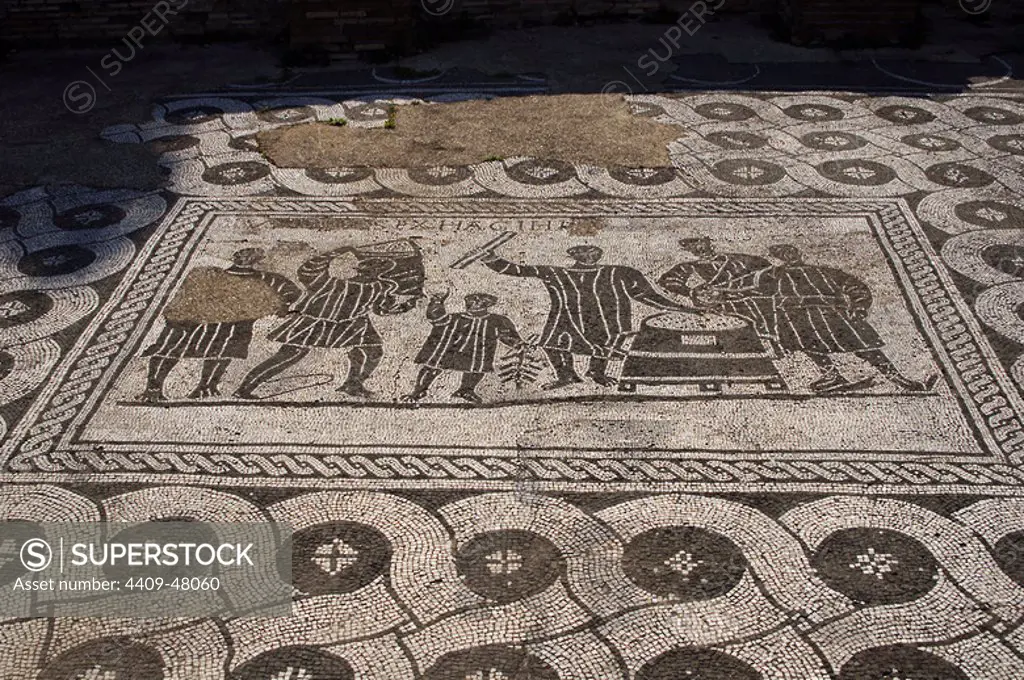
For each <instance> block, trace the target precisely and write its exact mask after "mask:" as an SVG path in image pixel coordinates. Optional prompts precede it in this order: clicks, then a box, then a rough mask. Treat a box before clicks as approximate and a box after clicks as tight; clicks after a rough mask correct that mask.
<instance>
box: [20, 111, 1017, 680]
mask: <svg viewBox="0 0 1024 680" xmlns="http://www.w3.org/2000/svg"><path fill="white" fill-rule="evenodd" d="M630 101H631V102H632V104H633V106H634V111H635V113H636V114H637V115H643V116H652V117H657V118H658V119H659V120H662V121H664V122H666V123H670V124H675V125H678V126H679V127H680V137H679V139H678V141H677V142H675V143H674V144H673V145H672V147H671V149H670V152H671V157H672V160H673V164H674V167H673V168H650V169H637V168H596V167H588V166H583V165H573V164H569V163H564V162H554V161H548V160H544V159H530V158H510V159H505V160H503V161H492V162H487V163H482V164H479V165H476V166H471V167H433V168H419V169H408V170H395V169H376V168H335V169H329V170H301V169H282V168H276V167H272V166H271V165H269V164H268V162H267V161H266V160H265V159H264V158H263V157H262V156H261V155H260V153H259V151H258V148H257V147H256V146H255V144H254V142H253V135H254V134H255V133H256V132H257V131H258V130H260V129H266V128H268V127H273V126H279V125H288V124H293V123H296V122H300V121H308V120H329V119H333V118H342V117H343V118H346V119H347V120H348V121H349V124H351V125H365V126H381V125H383V122H384V120H385V119H386V117H387V102H379V101H342V102H337V101H332V100H324V99H319V98H311V97H301V98H297V97H291V98H289V97H285V96H282V97H279V98H276V99H273V100H268V101H258V100H255V99H244V98H243V99H228V98H209V99H201V100H181V101H172V102H167V103H164V104H162V105H160V106H157V107H156V110H155V113H154V119H153V121H152V122H151V123H149V124H145V125H141V126H120V127H116V128H111V129H108V130H106V131H105V132H104V137H105V138H107V139H109V140H112V141H116V142H124V143H145V144H150V145H152V146H153V147H154V148H155V149H157V150H158V151H159V152H160V154H161V156H160V163H161V165H162V167H164V168H165V170H166V173H167V190H166V191H161V192H154V193H139V192H133V191H96V190H91V189H88V188H84V187H56V188H39V189H34V190H29V191H25V192H22V193H19V194H15V195H13V196H11V197H8V198H7V199H5V200H3V201H2V202H0V227H2V230H0V253H2V256H0V267H2V268H3V275H2V285H3V289H2V290H0V403H2V404H3V406H2V407H0V416H2V421H0V432H2V434H3V445H2V448H0V480H2V481H3V482H4V485H3V486H2V487H0V518H3V519H6V520H22V521H29V522H39V521H85V520H91V519H100V518H106V519H111V520H116V521H126V522H133V523H144V522H151V521H158V520H161V519H168V518H178V519H180V518H190V519H196V520H213V519H216V520H218V521H230V520H237V521H261V520H267V519H274V520H280V521H287V522H289V523H290V524H291V525H292V526H293V528H294V535H293V537H292V539H293V540H292V545H293V548H294V556H293V559H292V570H293V579H294V584H295V588H296V595H295V611H296V615H295V616H294V617H292V618H279V619H260V620H242V619H202V620H196V619H174V620H166V621H164V620H158V621H128V620H119V619H118V620H113V619H111V620H70V619H59V620H45V619H28V620H14V621H3V622H0V677H4V678H46V679H47V680H57V679H60V680H72V679H76V680H79V679H82V678H89V679H96V680H100V679H102V680H129V679H131V680H136V679H138V680H142V679H143V678H144V679H146V680H153V679H158V678H159V679H167V680H170V679H172V678H173V679H182V680H185V679H194V678H222V677H226V678H232V679H238V680H241V679H245V680H257V679H259V680H299V679H300V678H301V679H303V680H321V679H323V680H326V679H336V678H345V679H349V678H351V679H360V680H363V679H380V680H398V679H404V678H410V679H412V678H426V679H430V680H442V679H443V680H499V679H500V680H511V679H517V680H525V679H527V678H530V679H544V680H555V679H557V678H561V679H563V680H569V679H592V680H610V679H623V680H627V679H629V680H632V679H634V678H635V679H637V680H640V679H642V680H667V679H669V678H673V679H674V678H704V679H722V680H725V679H736V678H742V679H746V678H751V679H765V680H769V679H770V680H775V679H780V680H781V679H787V680H790V679H791V680H809V679H817V678H821V679H825V678H832V679H839V680H855V679H856V680H897V679H900V680H961V679H965V680H966V679H971V680H975V679H977V680H989V679H991V680H1017V679H1018V678H1021V677H1024V558H1022V557H1021V555H1022V550H1024V499H1022V497H1021V495H1022V494H1021V491H1022V489H1024V468H1022V462H1024V428H1022V420H1021V418H1022V417H1024V415H1022V414H1024V401H1022V396H1021V391H1020V390H1021V386H1022V385H1024V359H1022V354H1021V349H1022V348H1024V316H1022V315H1021V311H1020V310H1021V306H1022V304H1024V201H1022V192H1024V98H1021V97H1020V96H1018V95H1013V94H998V95H997V94H991V95H988V96H985V95H982V94H969V95H950V96H942V97H932V98H926V97H913V98H910V97H900V96H892V97H868V96H860V95H839V94H829V93H809V94H800V95H792V94H771V93H762V94H757V95H751V94H738V93H710V94H706V93H694V94H686V95H677V96H660V95H650V96H647V95H644V96H637V97H631V98H630ZM567 113H570V112H567ZM18 575H19V574H18V573H17V572H16V571H14V570H10V569H4V570H0V580H7V581H13V579H14V578H16V577H17V576H18Z"/></svg>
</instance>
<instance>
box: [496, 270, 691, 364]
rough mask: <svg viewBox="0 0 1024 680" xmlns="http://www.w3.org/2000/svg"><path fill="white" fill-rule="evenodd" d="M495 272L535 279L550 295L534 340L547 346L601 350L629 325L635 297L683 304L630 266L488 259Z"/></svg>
mask: <svg viewBox="0 0 1024 680" xmlns="http://www.w3.org/2000/svg"><path fill="white" fill-rule="evenodd" d="M485 264H486V265H487V266H488V267H490V268H491V269H493V270H494V271H496V272H498V273H499V274H507V275H509V276H525V277H533V278H536V279H539V280H540V281H541V283H543V284H544V287H545V288H546V289H547V291H548V295H549V296H550V297H551V310H550V312H548V319H547V322H546V323H545V325H544V330H543V331H542V332H541V335H540V339H539V341H538V344H539V345H540V346H541V347H546V348H548V349H556V350H562V351H565V352H572V353H573V354H586V355H590V356H603V355H606V354H607V353H608V351H609V350H610V349H611V348H612V347H613V346H614V344H615V341H616V338H618V337H619V335H620V334H622V333H627V332H629V331H632V330H633V305H632V303H633V301H636V302H642V303H644V304H647V305H650V306H651V307H656V308H658V309H666V310H671V311H680V310H683V309H685V308H684V307H682V306H681V305H679V304H678V303H676V302H673V301H672V300H670V299H668V298H667V297H665V296H663V295H661V294H660V293H658V292H657V291H656V290H655V289H654V288H653V286H651V284H650V283H648V281H647V279H645V278H644V275H643V274H641V273H640V272H639V271H637V270H636V269H633V268H632V267H624V266H619V265H602V266H594V267H578V268H577V267H552V266H547V265H539V266H529V265H520V264H515V263H514V262H509V261H508V260H504V259H501V258H497V259H494V260H490V261H487V262H486V263H485Z"/></svg>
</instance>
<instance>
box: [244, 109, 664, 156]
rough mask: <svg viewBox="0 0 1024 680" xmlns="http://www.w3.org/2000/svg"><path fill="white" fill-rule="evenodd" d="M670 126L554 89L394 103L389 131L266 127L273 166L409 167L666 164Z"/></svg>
mask: <svg viewBox="0 0 1024 680" xmlns="http://www.w3.org/2000/svg"><path fill="white" fill-rule="evenodd" d="M680 136H681V131H680V129H679V127H677V126H674V125H666V124H663V123H658V122H655V121H654V120H652V119H650V118H643V117H640V116H636V115H634V114H633V113H632V112H631V111H630V107H629V104H627V103H626V102H625V101H624V100H623V99H622V97H619V96H616V97H610V96H606V95H558V96H535V97H503V98H499V99H491V100H486V101H465V102H456V103H450V104H418V105H409V106H399V107H398V109H397V115H396V119H395V127H394V128H393V129H384V128H369V129H368V128H359V127H355V126H353V125H345V126H342V127H340V126H334V125H328V124H325V123H313V124H308V125H296V126H292V127H285V128H278V129H276V130H268V131H266V132H262V133H260V135H259V143H260V149H261V150H262V151H263V153H264V154H266V156H267V157H268V158H269V159H270V160H271V162H273V163H274V164H275V165H277V166H279V167H287V168H334V167H358V166H369V167H386V168H414V167H423V166H433V165H471V164H473V163H480V162H483V161H486V160H494V159H496V158H508V157H514V156H532V157H535V158H544V159H553V160H562V161H567V162H576V163H586V164H590V165H597V166H604V167H609V166H624V167H643V168H656V167H666V166H670V165H671V162H670V161H669V156H668V149H667V147H668V144H669V143H670V142H671V141H673V140H675V139H677V138H679V137H680Z"/></svg>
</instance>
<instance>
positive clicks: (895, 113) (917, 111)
mask: <svg viewBox="0 0 1024 680" xmlns="http://www.w3.org/2000/svg"><path fill="white" fill-rule="evenodd" d="M875 115H876V116H878V117H879V118H884V119H885V120H887V121H889V122H890V123H895V124H896V125H920V124H921V123H930V122H932V121H933V120H935V114H934V113H932V112H931V111H927V110H925V109H921V108H918V107H916V106H903V105H896V106H883V107H881V108H880V109H878V110H877V111H875Z"/></svg>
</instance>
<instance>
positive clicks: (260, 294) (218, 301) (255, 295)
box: [164, 267, 287, 323]
mask: <svg viewBox="0 0 1024 680" xmlns="http://www.w3.org/2000/svg"><path fill="white" fill-rule="evenodd" d="M285 310H287V304H286V303H285V301H284V299H282V298H281V296H280V295H278V294H277V293H275V292H274V290H273V289H272V288H271V287H270V286H268V285H267V284H266V283H264V282H263V281H261V280H260V279H258V278H257V277H255V276H239V275H237V274H229V273H227V272H226V271H224V270H223V269H216V268H212V267H203V268H198V269H194V270H192V271H191V272H190V273H189V275H188V276H187V277H185V280H184V281H183V282H182V284H181V287H180V288H179V289H178V292H177V293H175V295H174V298H173V299H172V300H171V301H170V303H169V304H168V305H167V307H165V308H164V318H165V319H167V320H168V321H185V322H192V323H230V322H233V321H255V320H256V319H262V318H263V317H265V316H272V315H274V314H279V313H281V312H284V311H285Z"/></svg>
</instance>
